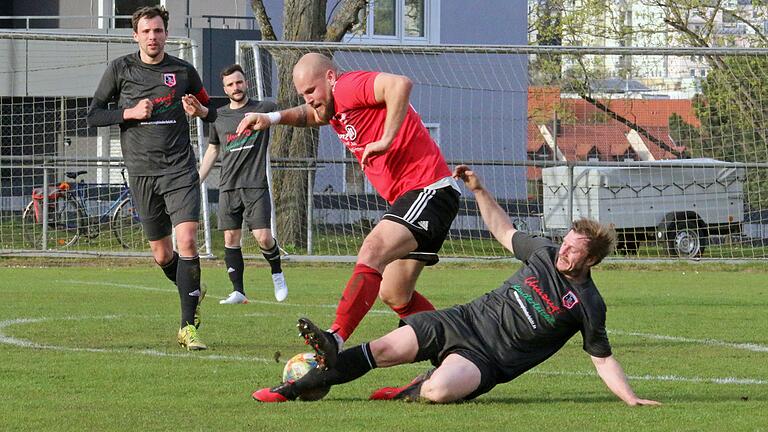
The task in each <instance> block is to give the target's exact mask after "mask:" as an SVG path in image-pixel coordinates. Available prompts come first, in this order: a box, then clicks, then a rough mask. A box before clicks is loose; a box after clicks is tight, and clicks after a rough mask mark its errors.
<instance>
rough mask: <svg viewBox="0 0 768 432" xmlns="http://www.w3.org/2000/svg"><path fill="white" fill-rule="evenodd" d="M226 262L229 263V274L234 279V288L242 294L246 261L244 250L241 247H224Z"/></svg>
mask: <svg viewBox="0 0 768 432" xmlns="http://www.w3.org/2000/svg"><path fill="white" fill-rule="evenodd" d="M224 264H226V265H227V274H228V275H229V280H230V281H232V288H233V289H234V290H235V291H238V292H239V293H241V294H245V291H244V290H243V271H244V270H245V263H244V262H243V251H242V250H240V248H230V247H225V248H224Z"/></svg>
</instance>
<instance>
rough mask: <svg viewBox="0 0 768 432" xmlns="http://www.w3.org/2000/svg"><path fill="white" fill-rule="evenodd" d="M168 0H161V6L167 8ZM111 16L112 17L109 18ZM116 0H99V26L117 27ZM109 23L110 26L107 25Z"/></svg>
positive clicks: (101, 27) (102, 27)
mask: <svg viewBox="0 0 768 432" xmlns="http://www.w3.org/2000/svg"><path fill="white" fill-rule="evenodd" d="M167 2H168V0H160V6H162V7H165V8H167V6H166V3H167ZM107 17H110V18H107ZM114 17H115V0H99V22H98V24H99V28H100V29H105V28H110V29H111V28H114V27H115V18H114ZM107 25H108V27H107Z"/></svg>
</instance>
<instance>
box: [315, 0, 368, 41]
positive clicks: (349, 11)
mask: <svg viewBox="0 0 768 432" xmlns="http://www.w3.org/2000/svg"><path fill="white" fill-rule="evenodd" d="M367 3H368V1H367V0H342V3H341V4H340V5H339V7H338V9H337V10H336V12H334V13H333V16H332V17H331V22H330V23H329V24H328V27H327V28H326V31H325V37H324V40H325V42H339V41H341V39H342V38H343V37H344V35H345V34H347V32H348V31H350V30H351V29H352V26H354V25H355V24H356V23H357V14H358V12H360V9H363V8H364V7H366V5H367Z"/></svg>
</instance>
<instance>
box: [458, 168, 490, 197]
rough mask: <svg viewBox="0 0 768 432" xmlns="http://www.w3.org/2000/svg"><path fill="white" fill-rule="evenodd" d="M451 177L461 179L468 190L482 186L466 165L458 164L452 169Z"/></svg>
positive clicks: (474, 189)
mask: <svg viewBox="0 0 768 432" xmlns="http://www.w3.org/2000/svg"><path fill="white" fill-rule="evenodd" d="M453 177H454V178H455V179H458V180H462V181H463V182H464V184H465V185H467V188H468V189H469V190H470V191H473V192H474V191H477V190H480V189H482V188H483V183H482V182H481V181H480V177H478V176H477V175H476V174H475V172H474V171H472V169H471V168H470V167H468V166H466V165H458V166H457V167H456V168H454V169H453Z"/></svg>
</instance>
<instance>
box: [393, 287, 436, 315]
mask: <svg viewBox="0 0 768 432" xmlns="http://www.w3.org/2000/svg"><path fill="white" fill-rule="evenodd" d="M392 310H393V311H395V312H396V313H397V315H398V316H399V317H400V318H404V317H407V316H408V315H413V314H415V313H417V312H424V311H431V310H435V307H434V306H432V303H430V302H429V300H427V298H426V297H424V296H423V295H421V294H419V293H418V291H414V292H413V295H411V301H409V302H408V303H406V304H404V305H402V306H393V307H392Z"/></svg>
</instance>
